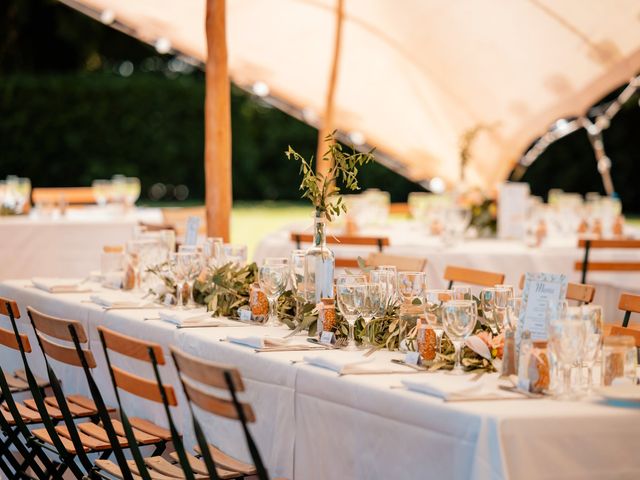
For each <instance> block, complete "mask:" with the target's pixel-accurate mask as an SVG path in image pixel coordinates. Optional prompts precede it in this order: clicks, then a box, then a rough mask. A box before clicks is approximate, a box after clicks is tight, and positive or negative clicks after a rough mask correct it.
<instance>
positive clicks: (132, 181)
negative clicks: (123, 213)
mask: <svg viewBox="0 0 640 480" xmlns="http://www.w3.org/2000/svg"><path fill="white" fill-rule="evenodd" d="M123 191H124V204H125V206H126V207H127V208H133V206H134V205H135V204H136V202H137V201H138V198H139V197H140V192H141V185H140V179H139V178H136V177H126V178H125V181H124V190H123Z"/></svg>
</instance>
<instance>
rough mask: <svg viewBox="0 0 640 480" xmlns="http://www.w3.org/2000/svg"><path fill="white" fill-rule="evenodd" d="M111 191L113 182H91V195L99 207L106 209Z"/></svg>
mask: <svg viewBox="0 0 640 480" xmlns="http://www.w3.org/2000/svg"><path fill="white" fill-rule="evenodd" d="M110 189H111V182H110V181H109V180H104V179H98V180H94V181H93V182H91V193H93V198H94V199H95V200H96V203H97V204H98V206H99V207H104V206H106V205H107V202H108V201H109V195H110V192H109V190H110Z"/></svg>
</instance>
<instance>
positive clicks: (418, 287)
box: [398, 272, 427, 305]
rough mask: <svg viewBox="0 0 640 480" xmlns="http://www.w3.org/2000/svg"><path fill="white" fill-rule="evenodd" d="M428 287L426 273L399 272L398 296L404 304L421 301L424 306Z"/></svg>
mask: <svg viewBox="0 0 640 480" xmlns="http://www.w3.org/2000/svg"><path fill="white" fill-rule="evenodd" d="M426 286H427V276H426V274H425V273H424V272H399V273H398V294H399V296H400V297H401V298H402V301H403V302H404V303H413V302H414V300H419V301H420V305H423V304H424V291H425V289H426Z"/></svg>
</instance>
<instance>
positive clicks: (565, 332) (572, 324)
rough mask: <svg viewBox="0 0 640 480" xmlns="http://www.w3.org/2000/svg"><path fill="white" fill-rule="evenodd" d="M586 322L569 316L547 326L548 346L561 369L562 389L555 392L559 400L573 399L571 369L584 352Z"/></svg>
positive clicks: (574, 393)
mask: <svg viewBox="0 0 640 480" xmlns="http://www.w3.org/2000/svg"><path fill="white" fill-rule="evenodd" d="M586 331H587V329H586V322H585V321H584V320H583V319H581V318H578V319H574V318H573V317H571V316H567V317H564V318H562V319H559V320H556V321H555V322H553V323H551V325H550V326H549V346H550V347H551V349H552V350H553V354H554V358H555V363H556V364H557V366H558V368H559V369H560V370H561V371H562V377H563V381H562V389H561V390H560V393H558V394H556V398H558V399H560V400H573V399H574V398H575V395H576V392H575V391H574V390H573V388H572V386H571V370H572V369H573V367H574V366H575V364H576V363H577V362H579V361H580V360H581V357H582V354H583V352H584V344H585V334H586Z"/></svg>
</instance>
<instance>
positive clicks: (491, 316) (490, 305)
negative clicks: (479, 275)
mask: <svg viewBox="0 0 640 480" xmlns="http://www.w3.org/2000/svg"><path fill="white" fill-rule="evenodd" d="M495 307H496V289H495V288H485V289H484V290H481V291H480V308H481V309H482V316H483V317H484V319H485V320H486V323H487V325H489V327H490V328H491V331H492V333H493V334H494V335H495V334H497V333H498V332H499V331H500V325H498V322H496V315H495Z"/></svg>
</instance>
